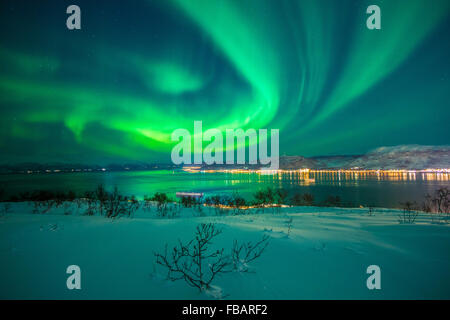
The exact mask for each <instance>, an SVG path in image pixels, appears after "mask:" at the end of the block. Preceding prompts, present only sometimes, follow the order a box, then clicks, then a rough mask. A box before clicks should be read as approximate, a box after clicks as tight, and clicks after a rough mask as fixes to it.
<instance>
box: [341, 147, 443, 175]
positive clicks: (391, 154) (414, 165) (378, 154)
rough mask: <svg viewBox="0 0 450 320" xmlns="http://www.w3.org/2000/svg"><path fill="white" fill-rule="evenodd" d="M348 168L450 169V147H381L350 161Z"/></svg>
mask: <svg viewBox="0 0 450 320" xmlns="http://www.w3.org/2000/svg"><path fill="white" fill-rule="evenodd" d="M347 167H350V168H353V167H359V168H362V169H416V170H420V169H438V168H450V146H419V145H403V146H395V147H381V148H377V149H375V150H373V151H371V152H369V153H367V154H365V155H363V156H361V157H359V158H357V159H355V160H353V161H350V162H349V163H348V164H347Z"/></svg>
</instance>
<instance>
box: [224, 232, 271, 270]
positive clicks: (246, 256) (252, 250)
mask: <svg viewBox="0 0 450 320" xmlns="http://www.w3.org/2000/svg"><path fill="white" fill-rule="evenodd" d="M268 245H269V236H267V235H264V236H263V238H262V239H261V240H260V241H258V242H256V243H252V242H247V243H243V244H239V243H238V242H237V241H236V240H234V242H233V248H232V250H231V259H232V263H233V270H234V271H239V272H248V271H249V266H248V264H249V263H250V262H252V261H254V260H255V259H257V258H259V257H260V256H261V254H262V253H263V252H264V250H266V248H267V246H268Z"/></svg>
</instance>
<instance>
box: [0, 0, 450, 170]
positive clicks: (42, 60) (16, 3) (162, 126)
mask: <svg viewBox="0 0 450 320" xmlns="http://www.w3.org/2000/svg"><path fill="white" fill-rule="evenodd" d="M70 4H77V5H78V6H80V8H81V12H82V20H81V21H82V29H81V30H68V29H67V28H66V26H65V22H66V18H67V16H68V15H67V14H66V8H67V7H68V6H69V5H70ZM372 4H376V5H378V6H379V7H380V8H381V11H382V29H381V30H368V29H367V28H366V19H367V17H368V15H367V14H366V8H367V7H368V6H369V5H372ZM0 27H1V29H0V33H1V38H2V41H1V43H0V61H1V63H0V110H1V117H0V150H1V151H0V152H1V153H0V154H1V157H0V162H2V163H16V162H84V163H104V162H120V161H154V162H169V161H170V150H171V148H172V147H173V145H174V144H175V143H174V142H171V141H170V135H171V133H172V131H173V130H175V129H177V128H186V129H188V130H191V131H192V130H193V122H194V121H195V120H201V121H203V126H204V130H206V129H208V128H220V129H223V130H224V129H225V128H243V129H247V128H255V129H258V128H268V129H280V153H281V154H289V155H305V156H313V155H327V154H328V155H329V154H360V153H364V152H367V151H368V150H370V149H373V148H376V147H379V146H385V145H397V144H426V145H440V144H449V142H450V141H449V137H450V129H449V128H450V126H449V125H448V122H449V116H450V108H449V101H448V97H449V92H450V79H449V71H450V59H449V58H448V57H449V56H450V41H449V39H450V37H449V33H450V1H448V0H433V1H426V0H385V1H382V0H374V1H365V0H340V1H338V0H298V1H295V0H279V1H275V0H173V1H167V0H164V1H163V0H161V1H143V0H142V1H137V0H133V1H126V2H125V1H106V0H103V1H86V0H77V1H62V0H61V1H50V0H47V1H45V0H42V1H25V0H3V1H1V3H0Z"/></svg>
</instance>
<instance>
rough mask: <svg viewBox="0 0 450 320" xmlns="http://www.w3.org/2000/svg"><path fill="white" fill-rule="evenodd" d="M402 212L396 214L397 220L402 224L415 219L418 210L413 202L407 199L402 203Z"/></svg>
mask: <svg viewBox="0 0 450 320" xmlns="http://www.w3.org/2000/svg"><path fill="white" fill-rule="evenodd" d="M402 209H403V210H402V213H401V214H400V215H399V216H398V217H399V222H400V223H403V224H411V223H414V222H415V221H416V218H417V216H418V215H419V212H418V210H417V204H416V203H415V202H410V201H407V202H405V203H403V204H402Z"/></svg>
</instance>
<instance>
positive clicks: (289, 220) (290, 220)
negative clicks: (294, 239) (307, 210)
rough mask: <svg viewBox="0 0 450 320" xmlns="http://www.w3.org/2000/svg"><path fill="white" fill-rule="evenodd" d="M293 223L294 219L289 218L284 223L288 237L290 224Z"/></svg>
mask: <svg viewBox="0 0 450 320" xmlns="http://www.w3.org/2000/svg"><path fill="white" fill-rule="evenodd" d="M293 222H294V218H292V217H289V219H287V220H286V221H285V222H284V223H285V224H286V227H287V236H288V237H289V236H290V235H291V230H292V223H293Z"/></svg>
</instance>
